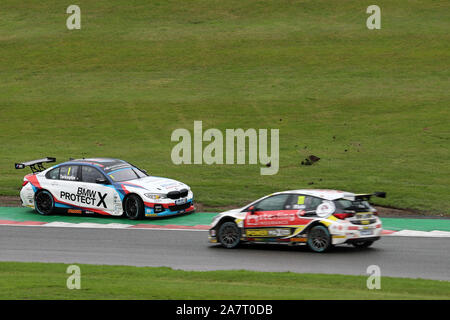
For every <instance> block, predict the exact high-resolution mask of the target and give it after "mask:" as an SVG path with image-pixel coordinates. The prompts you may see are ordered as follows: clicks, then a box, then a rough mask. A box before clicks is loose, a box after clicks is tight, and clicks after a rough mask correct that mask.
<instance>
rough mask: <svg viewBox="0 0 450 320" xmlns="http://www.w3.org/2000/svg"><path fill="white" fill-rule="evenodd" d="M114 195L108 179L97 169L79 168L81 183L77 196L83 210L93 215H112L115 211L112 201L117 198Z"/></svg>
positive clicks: (85, 166)
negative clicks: (93, 213)
mask: <svg viewBox="0 0 450 320" xmlns="http://www.w3.org/2000/svg"><path fill="white" fill-rule="evenodd" d="M116 193H117V192H116V191H115V189H114V188H113V187H112V185H111V183H110V181H109V180H108V178H106V177H105V175H104V174H103V173H102V172H101V171H100V170H99V169H97V168H95V167H93V166H87V165H82V166H81V183H80V186H79V187H78V189H77V194H78V195H79V196H80V201H81V206H82V207H83V208H85V209H86V210H87V211H92V212H95V213H100V214H113V213H114V212H115V211H117V210H116V209H117V208H116V207H115V201H114V200H115V198H117V197H118V195H117V194H116ZM119 204H120V203H119Z"/></svg>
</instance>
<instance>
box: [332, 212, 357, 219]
mask: <svg viewBox="0 0 450 320" xmlns="http://www.w3.org/2000/svg"><path fill="white" fill-rule="evenodd" d="M353 215H354V213H333V216H335V217H336V218H338V219H345V218H350V217H353Z"/></svg>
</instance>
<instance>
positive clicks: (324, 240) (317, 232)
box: [307, 226, 332, 252]
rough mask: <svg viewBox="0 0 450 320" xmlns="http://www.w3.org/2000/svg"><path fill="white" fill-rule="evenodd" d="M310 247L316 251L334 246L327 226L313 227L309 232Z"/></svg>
mask: <svg viewBox="0 0 450 320" xmlns="http://www.w3.org/2000/svg"><path fill="white" fill-rule="evenodd" d="M307 244H308V247H309V249H311V250H312V251H314V252H325V251H327V250H329V249H330V248H331V247H332V243H331V236H330V233H329V232H328V229H327V228H326V227H325V226H315V227H312V228H311V230H310V231H309V233H308V241H307Z"/></svg>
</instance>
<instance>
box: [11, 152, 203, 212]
mask: <svg viewBox="0 0 450 320" xmlns="http://www.w3.org/2000/svg"><path fill="white" fill-rule="evenodd" d="M55 161H56V159H55V158H44V159H39V160H34V161H29V162H23V163H16V165H15V167H16V169H23V168H25V167H27V166H28V167H30V168H31V170H32V172H33V173H32V174H28V175H26V176H25V177H24V179H23V185H22V190H21V191H20V199H21V200H22V205H23V206H27V207H32V208H35V209H36V211H37V212H38V213H39V214H42V215H49V214H52V213H55V212H57V211H61V210H63V211H65V212H68V213H77V214H94V213H97V214H102V215H111V216H121V215H125V216H127V217H128V218H129V219H133V220H136V219H142V218H144V217H163V216H170V215H176V214H182V213H186V212H194V204H193V194H192V191H191V190H190V188H189V186H187V185H186V184H184V183H182V182H179V181H176V180H172V179H167V178H161V177H153V176H149V175H147V173H146V172H145V171H144V170H141V169H139V168H137V167H136V166H133V165H132V164H130V163H128V162H126V161H123V160H118V159H110V158H96V159H78V160H70V161H68V162H64V163H61V164H58V165H56V166H53V167H51V168H49V169H45V168H44V167H43V165H42V164H43V163H49V162H55Z"/></svg>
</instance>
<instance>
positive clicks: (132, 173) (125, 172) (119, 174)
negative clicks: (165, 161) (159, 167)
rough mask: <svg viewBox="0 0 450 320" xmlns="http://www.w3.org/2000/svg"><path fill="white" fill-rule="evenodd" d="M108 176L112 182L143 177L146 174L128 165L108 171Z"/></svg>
mask: <svg viewBox="0 0 450 320" xmlns="http://www.w3.org/2000/svg"><path fill="white" fill-rule="evenodd" d="M108 176H109V177H110V178H111V179H112V180H113V181H114V182H122V181H127V180H134V179H140V178H144V177H146V176H147V175H146V174H145V173H143V172H142V171H140V170H139V169H137V168H132V167H128V168H122V169H118V170H115V171H112V172H110V173H108Z"/></svg>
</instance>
